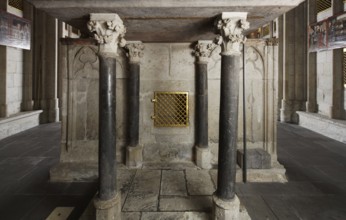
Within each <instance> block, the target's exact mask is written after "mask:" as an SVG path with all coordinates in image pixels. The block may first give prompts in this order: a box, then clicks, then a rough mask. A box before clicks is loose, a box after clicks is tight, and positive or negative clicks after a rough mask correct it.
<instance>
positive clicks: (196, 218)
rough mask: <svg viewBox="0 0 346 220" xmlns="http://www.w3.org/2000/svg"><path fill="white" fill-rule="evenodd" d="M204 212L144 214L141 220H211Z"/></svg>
mask: <svg viewBox="0 0 346 220" xmlns="http://www.w3.org/2000/svg"><path fill="white" fill-rule="evenodd" d="M209 219H210V214H208V213H204V212H143V214H142V218H141V220H209Z"/></svg>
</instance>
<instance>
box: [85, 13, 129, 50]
mask: <svg viewBox="0 0 346 220" xmlns="http://www.w3.org/2000/svg"><path fill="white" fill-rule="evenodd" d="M87 26H88V29H89V31H90V32H91V33H93V34H94V38H95V39H96V40H97V42H98V43H99V44H100V51H99V53H100V54H103V55H107V56H117V55H118V52H117V50H118V46H120V47H124V46H125V44H126V40H125V39H124V36H125V33H126V28H125V26H124V24H123V21H122V20H121V19H120V17H119V16H118V15H117V14H114V13H109V14H108V13H94V14H90V21H89V22H88V24H87Z"/></svg>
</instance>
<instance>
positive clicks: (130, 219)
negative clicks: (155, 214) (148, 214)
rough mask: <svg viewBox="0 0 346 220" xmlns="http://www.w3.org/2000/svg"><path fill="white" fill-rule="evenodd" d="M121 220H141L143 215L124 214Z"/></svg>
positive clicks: (136, 213)
mask: <svg viewBox="0 0 346 220" xmlns="http://www.w3.org/2000/svg"><path fill="white" fill-rule="evenodd" d="M121 219H123V220H140V219H141V213H140V212H122V213H121Z"/></svg>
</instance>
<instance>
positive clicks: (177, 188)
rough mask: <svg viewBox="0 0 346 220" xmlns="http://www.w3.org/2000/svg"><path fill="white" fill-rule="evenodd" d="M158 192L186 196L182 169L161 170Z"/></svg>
mask: <svg viewBox="0 0 346 220" xmlns="http://www.w3.org/2000/svg"><path fill="white" fill-rule="evenodd" d="M160 194H161V195H175V196H187V190H186V183H185V174H184V171H173V170H163V171H162V180H161V193H160Z"/></svg>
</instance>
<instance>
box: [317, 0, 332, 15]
mask: <svg viewBox="0 0 346 220" xmlns="http://www.w3.org/2000/svg"><path fill="white" fill-rule="evenodd" d="M316 4H317V13H319V12H322V11H324V10H327V9H328V8H331V7H332V0H317V1H316Z"/></svg>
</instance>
